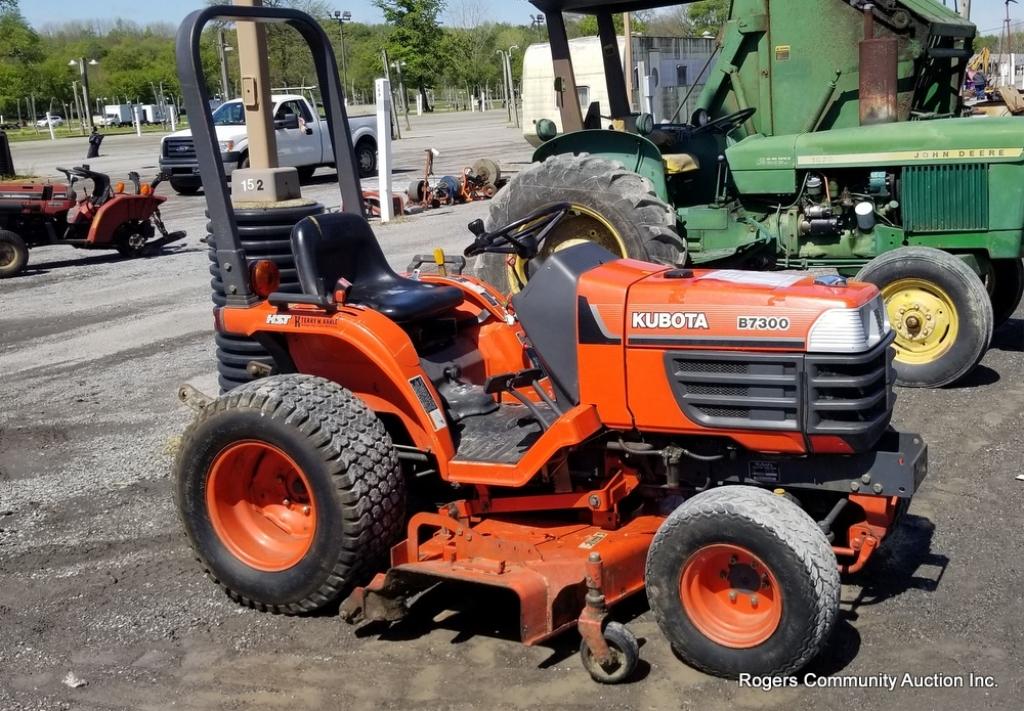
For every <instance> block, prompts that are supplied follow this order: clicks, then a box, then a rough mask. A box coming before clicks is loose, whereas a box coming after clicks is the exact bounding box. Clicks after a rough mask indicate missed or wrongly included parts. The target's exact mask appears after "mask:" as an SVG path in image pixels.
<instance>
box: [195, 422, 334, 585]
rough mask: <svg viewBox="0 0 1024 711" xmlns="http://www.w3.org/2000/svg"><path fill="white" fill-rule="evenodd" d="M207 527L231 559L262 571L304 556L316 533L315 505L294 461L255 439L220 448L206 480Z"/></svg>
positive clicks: (285, 566)
mask: <svg viewBox="0 0 1024 711" xmlns="http://www.w3.org/2000/svg"><path fill="white" fill-rule="evenodd" d="M206 507H207V510H208V511H209V514H210V521H211V522H212V524H213V530H214V531H215V532H216V533H217V536H218V538H220V540H221V541H222V542H223V543H224V545H225V546H227V548H228V550H230V551H231V552H232V553H233V554H234V555H235V556H236V557H237V558H239V559H240V560H242V561H243V562H245V563H246V564H247V565H249V566H251V567H253V568H256V569H257V570H263V571H267V572H275V571H280V570H287V569H288V568H291V567H292V566H293V565H295V564H296V563H298V562H299V561H300V560H302V558H303V557H305V555H306V553H307V552H308V551H309V548H310V546H311V545H312V544H313V535H314V534H315V532H316V503H315V501H314V500H313V497H312V495H311V494H310V486H309V480H308V479H307V478H306V475H305V474H304V473H303V471H302V468H301V467H299V465H298V464H296V463H295V460H294V459H292V458H291V457H289V456H288V455H287V454H285V453H284V452H283V451H281V450H280V449H278V448H277V447H275V446H274V445H272V444H267V443H266V442H259V441H256V440H246V441H243V442H236V443H234V444H232V445H230V446H228V447H225V448H224V449H223V450H222V451H221V452H220V453H219V454H217V456H216V457H215V458H214V460H213V464H212V465H211V466H210V474H209V478H208V479H207V483H206Z"/></svg>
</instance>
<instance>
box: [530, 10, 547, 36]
mask: <svg viewBox="0 0 1024 711" xmlns="http://www.w3.org/2000/svg"><path fill="white" fill-rule="evenodd" d="M546 25H547V20H546V19H544V16H543V15H542V14H540V13H539V12H538V13H537V14H536V15H530V27H532V28H533V29H534V30H537V31H538V33H540V34H541V35H543V32H544V27H545V26H546Z"/></svg>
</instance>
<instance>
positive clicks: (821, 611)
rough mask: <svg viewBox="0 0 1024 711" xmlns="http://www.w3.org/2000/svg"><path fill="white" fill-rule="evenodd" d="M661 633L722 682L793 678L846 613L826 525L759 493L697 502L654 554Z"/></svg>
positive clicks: (674, 519) (652, 586) (687, 506)
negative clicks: (842, 612)
mask: <svg viewBox="0 0 1024 711" xmlns="http://www.w3.org/2000/svg"><path fill="white" fill-rule="evenodd" d="M645 583H646V586H647V599H648V601H649V602H650V605H651V610H652V611H653V612H654V616H655V619H656V620H657V622H658V627H659V628H660V629H661V631H662V633H663V634H664V635H665V636H666V637H667V638H668V640H669V642H670V643H671V644H672V647H673V648H674V649H675V650H676V652H677V653H678V654H679V656H680V657H682V658H683V659H684V660H685V661H686V662H687V663H688V664H690V665H691V666H693V667H695V668H697V669H700V670H701V671H704V672H707V673H709V674H714V675H716V676H724V677H729V678H736V677H737V676H739V675H740V674H741V673H750V674H767V675H779V676H784V675H787V674H791V673H793V672H795V671H796V670H798V669H800V668H801V667H802V666H804V665H805V664H807V662H809V661H810V660H811V659H812V658H813V657H815V656H816V655H817V654H818V653H819V652H820V651H821V649H822V648H823V647H824V646H825V644H826V642H827V641H828V638H829V635H830V634H831V632H832V629H833V627H834V625H835V621H836V617H837V615H838V613H839V589H840V584H839V570H838V567H837V565H836V557H835V554H834V553H833V552H832V547H831V545H829V542H828V539H826V537H825V534H824V533H822V531H821V529H820V528H819V527H818V524H817V523H816V522H815V521H814V519H812V518H811V517H810V516H809V515H808V514H807V513H805V512H804V511H803V510H802V509H800V508H799V507H798V506H797V505H796V504H794V503H793V502H792V501H789V500H787V499H786V498H784V497H781V496H777V495H775V494H773V493H771V492H768V491H765V490H763V489H758V488H755V487H750V486H724V487H721V488H717V489H711V490H709V491H705V492H703V493H701V494H698V495H696V496H694V497H693V498H691V499H689V500H688V501H686V503H684V504H683V505H681V506H680V507H679V508H677V509H676V510H675V511H673V512H672V514H670V515H669V517H668V518H666V519H665V521H664V522H663V523H662V525H661V527H660V528H659V529H658V532H657V534H656V535H655V536H654V540H653V542H652V543H651V548H650V551H649V553H648V556H647V569H646V573H645Z"/></svg>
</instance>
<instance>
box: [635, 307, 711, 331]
mask: <svg viewBox="0 0 1024 711" xmlns="http://www.w3.org/2000/svg"><path fill="white" fill-rule="evenodd" d="M632 323H633V328H676V329H687V330H705V329H707V328H709V326H708V317H707V314H705V313H704V312H703V311H634V312H633V319H632Z"/></svg>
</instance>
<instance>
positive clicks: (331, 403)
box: [175, 375, 406, 614]
mask: <svg viewBox="0 0 1024 711" xmlns="http://www.w3.org/2000/svg"><path fill="white" fill-rule="evenodd" d="M175 478H176V481H177V487H176V500H177V505H178V512H179V514H180V516H181V520H182V523H183V524H184V526H185V531H186V533H187V534H188V537H189V540H190V542H191V543H192V548H193V550H194V551H195V553H196V556H197V557H198V558H199V561H200V562H201V563H202V565H203V567H204V568H205V569H206V572H207V574H208V575H209V576H210V577H211V578H212V579H213V581H214V582H215V583H217V584H218V585H219V586H220V587H221V588H223V589H224V590H225V591H226V592H227V594H228V595H229V596H230V597H231V598H232V599H234V600H235V601H237V602H239V603H241V604H243V605H247V606H250V607H255V608H258V609H261V610H267V611H270V612H277V613H285V614H298V613H303V612H310V611H312V610H316V609H318V608H320V607H323V606H325V605H327V604H329V603H331V602H333V601H335V600H337V599H338V598H339V597H341V596H342V595H343V594H345V593H346V592H348V591H349V590H351V588H352V586H354V585H359V584H362V583H364V582H366V581H367V580H368V579H369V577H370V576H371V575H372V574H373V573H374V572H375V571H377V570H378V569H382V568H383V567H386V564H387V554H388V552H389V550H390V548H391V545H392V544H393V543H395V542H397V541H398V540H399V539H400V538H401V536H402V533H403V531H404V522H405V503H406V501H405V479H404V478H403V474H402V470H401V467H400V466H399V463H398V457H397V455H396V453H395V449H394V447H393V445H392V442H391V438H390V437H389V436H388V433H387V431H386V430H385V429H384V425H383V424H382V423H381V421H380V420H379V419H378V418H377V417H376V416H375V415H374V413H373V412H371V411H370V410H369V409H368V408H367V407H366V405H365V404H364V403H363V402H362V401H361V400H360V399H359V398H358V397H356V396H355V395H353V394H352V393H351V392H349V391H348V390H346V389H344V388H342V387H341V386H339V385H338V384H337V383H334V382H331V381H329V380H325V379H323V378H317V377H313V376H310V375H276V376H271V377H267V378H262V379H260V380H255V381H253V382H250V383H247V384H245V385H241V386H239V387H237V388H235V389H234V390H232V391H230V392H229V393H227V394H225V395H222V396H221V397H219V398H217V399H216V400H214V401H213V402H211V403H209V404H208V405H207V406H206V407H205V408H203V410H202V412H201V413H200V414H199V416H198V417H197V418H196V419H195V421H194V422H193V424H192V425H191V426H190V427H189V429H188V430H187V431H186V433H185V436H184V437H183V439H182V443H181V447H180V449H179V451H178V456H177V460H176V462H175Z"/></svg>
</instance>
